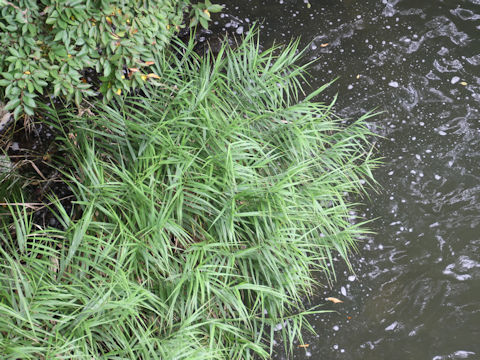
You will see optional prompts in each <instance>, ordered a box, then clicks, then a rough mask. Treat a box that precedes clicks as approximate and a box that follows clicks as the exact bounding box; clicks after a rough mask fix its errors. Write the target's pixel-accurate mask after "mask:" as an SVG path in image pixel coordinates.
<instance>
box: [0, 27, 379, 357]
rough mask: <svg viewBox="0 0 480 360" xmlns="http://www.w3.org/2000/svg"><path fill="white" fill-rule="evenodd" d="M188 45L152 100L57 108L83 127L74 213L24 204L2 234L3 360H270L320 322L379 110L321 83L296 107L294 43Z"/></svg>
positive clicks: (168, 65) (355, 228)
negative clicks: (359, 107) (206, 50)
mask: <svg viewBox="0 0 480 360" xmlns="http://www.w3.org/2000/svg"><path fill="white" fill-rule="evenodd" d="M181 52H182V54H183V55H184V56H178V54H173V55H171V57H166V58H165V59H163V60H162V58H161V57H157V58H156V59H155V66H156V67H157V70H158V72H161V73H162V74H163V77H162V83H163V86H161V87H157V88H152V89H151V90H150V91H147V92H146V94H145V95H146V96H145V97H141V98H133V97H127V98H126V99H125V101H124V102H123V101H119V102H115V103H114V104H111V105H110V106H107V105H99V107H98V108H97V109H96V110H97V114H98V115H97V116H92V117H87V118H78V117H76V116H74V115H71V114H68V113H66V111H64V112H63V113H58V112H53V110H51V111H52V112H53V115H51V116H55V117H57V118H58V120H59V121H58V124H60V125H57V126H61V125H62V124H67V123H70V122H73V124H76V125H77V126H76V130H75V131H74V132H73V133H72V134H71V135H70V136H67V135H65V139H64V141H65V144H66V145H65V146H66V147H67V150H68V151H69V153H70V154H71V159H72V161H73V162H74V164H73V166H72V167H71V169H72V173H71V176H70V179H71V180H70V182H71V187H72V190H73V191H74V192H75V195H76V199H77V203H76V205H75V206H76V208H77V211H76V212H75V214H76V215H75V216H71V214H67V213H66V211H65V210H64V209H63V208H61V207H60V206H59V207H58V209H57V212H58V218H59V220H60V222H61V223H62V224H63V226H64V230H53V229H50V230H42V229H37V228H34V227H33V226H32V225H31V222H29V220H28V216H24V212H23V211H21V210H20V209H19V210H15V209H14V208H12V212H13V213H14V215H15V218H16V220H15V221H14V222H15V224H14V225H12V226H11V227H10V229H16V230H15V231H16V232H15V235H13V231H11V230H9V228H8V227H7V226H5V231H4V234H5V235H2V232H0V241H3V243H4V246H3V249H4V250H2V247H0V267H1V269H2V271H0V285H1V286H0V304H1V306H0V349H2V350H3V351H4V356H5V358H42V357H45V358H56V357H61V358H82V359H86V358H88V359H89V358H92V357H93V358H102V359H110V358H112V359H113V358H115V359H116V358H130V359H252V358H254V357H255V356H257V355H258V356H260V357H262V358H267V357H268V356H269V353H271V351H272V349H271V348H270V349H269V348H268V344H272V340H273V338H274V336H275V333H274V328H275V325H277V324H279V323H281V324H284V327H283V328H282V334H283V336H284V339H285V343H286V344H289V345H290V347H291V346H292V344H293V340H294V339H297V338H298V337H301V329H302V328H304V327H305V326H307V327H308V324H306V322H305V319H304V315H305V313H307V311H305V309H304V305H303V304H304V303H306V301H305V298H304V297H305V296H306V295H309V294H311V293H312V290H313V285H314V284H315V283H316V281H315V280H314V279H313V277H312V271H313V270H321V271H323V272H325V273H327V274H328V269H329V267H328V266H327V264H328V263H329V262H330V261H331V259H332V257H333V255H332V252H339V253H340V255H341V256H342V257H343V258H345V259H346V258H347V256H348V253H349V250H350V249H351V247H352V246H353V245H354V239H356V238H358V237H360V236H361V234H362V227H361V224H358V223H357V224H353V223H352V222H351V221H352V215H351V214H350V212H351V210H352V209H353V205H352V204H350V203H349V202H348V201H347V199H346V196H348V195H349V194H357V193H358V192H361V191H362V189H363V185H362V181H363V179H366V180H367V181H368V180H371V173H370V170H371V168H372V167H373V166H374V165H375V161H374V160H373V159H372V158H371V151H370V149H371V145H370V144H369V141H368V136H369V135H370V134H371V133H370V131H369V130H368V129H367V128H366V126H365V119H366V118H367V117H368V116H365V117H363V118H361V119H359V120H358V121H356V122H353V123H352V124H350V125H348V126H347V125H346V124H344V123H343V122H342V121H341V119H339V118H337V117H336V116H335V115H334V114H332V112H331V109H332V105H333V104H330V105H328V104H327V105H325V104H321V103H317V102H314V101H313V100H312V99H313V97H314V96H315V95H318V93H319V92H320V91H321V90H322V89H319V90H318V91H316V92H315V93H313V94H312V95H311V96H309V97H307V98H306V99H304V100H303V101H301V102H299V95H300V94H301V91H302V89H301V87H300V80H301V79H302V76H303V75H302V74H303V72H304V68H303V67H297V66H295V63H296V62H297V61H298V57H299V55H298V52H297V47H296V44H292V45H290V46H288V47H286V48H284V49H283V50H282V51H280V50H279V49H269V50H268V49H267V50H265V51H263V52H262V53H259V46H258V43H256V42H255V41H254V40H253V39H252V37H251V36H250V37H249V38H248V39H247V40H246V42H244V43H243V44H241V45H239V47H238V48H237V49H235V50H231V49H228V48H223V49H222V51H221V52H220V54H219V55H218V57H217V58H216V59H214V60H211V59H210V58H209V57H208V56H207V58H205V59H202V58H198V57H197V56H196V54H195V53H194V52H193V51H192V49H191V48H189V49H181ZM275 54H277V55H275ZM70 125H71V124H69V127H68V128H69V129H72V127H71V126H70ZM70 131H71V130H70ZM72 135H73V136H72ZM8 234H11V235H8ZM19 264H21V266H19Z"/></svg>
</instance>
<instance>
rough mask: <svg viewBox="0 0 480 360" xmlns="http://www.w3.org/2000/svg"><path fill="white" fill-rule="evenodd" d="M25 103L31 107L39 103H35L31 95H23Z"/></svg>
mask: <svg viewBox="0 0 480 360" xmlns="http://www.w3.org/2000/svg"><path fill="white" fill-rule="evenodd" d="M23 103H24V104H25V105H27V106H29V107H31V108H35V107H37V104H36V103H35V100H33V99H32V98H31V97H27V96H24V97H23Z"/></svg>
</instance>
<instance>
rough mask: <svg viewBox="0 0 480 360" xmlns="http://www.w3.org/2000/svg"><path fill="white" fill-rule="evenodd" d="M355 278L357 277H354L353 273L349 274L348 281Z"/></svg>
mask: <svg viewBox="0 0 480 360" xmlns="http://www.w3.org/2000/svg"><path fill="white" fill-rule="evenodd" d="M356 278H357V277H356V276H355V275H350V276H349V277H348V281H355V279H356Z"/></svg>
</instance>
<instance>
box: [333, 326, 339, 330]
mask: <svg viewBox="0 0 480 360" xmlns="http://www.w3.org/2000/svg"><path fill="white" fill-rule="evenodd" d="M332 329H333V331H338V330H340V326H338V325H334V326H333V327H332Z"/></svg>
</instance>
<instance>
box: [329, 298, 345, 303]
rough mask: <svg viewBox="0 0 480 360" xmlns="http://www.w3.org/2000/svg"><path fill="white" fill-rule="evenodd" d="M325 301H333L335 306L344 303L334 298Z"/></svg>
mask: <svg viewBox="0 0 480 360" xmlns="http://www.w3.org/2000/svg"><path fill="white" fill-rule="evenodd" d="M325 300H328V301H331V302H333V303H334V304H338V303H343V301H342V300H339V299H337V298H334V297H328V298H326V299H325Z"/></svg>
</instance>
